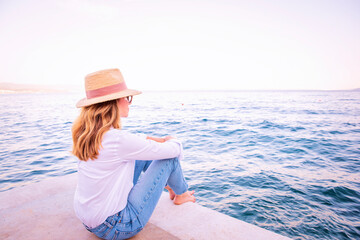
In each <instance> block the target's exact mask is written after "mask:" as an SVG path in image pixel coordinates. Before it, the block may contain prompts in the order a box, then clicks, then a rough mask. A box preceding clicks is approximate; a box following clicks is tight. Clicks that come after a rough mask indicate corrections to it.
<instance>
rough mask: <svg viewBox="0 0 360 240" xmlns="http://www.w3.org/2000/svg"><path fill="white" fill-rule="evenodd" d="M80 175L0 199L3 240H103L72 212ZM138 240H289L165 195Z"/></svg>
mask: <svg viewBox="0 0 360 240" xmlns="http://www.w3.org/2000/svg"><path fill="white" fill-rule="evenodd" d="M76 180H77V179H76V174H70V175H66V176H62V177H56V178H52V179H48V180H45V181H42V182H39V183H34V184H31V185H28V186H24V187H19V188H15V189H12V190H9V191H5V192H2V193H0V239H7V240H10V239H22V240H28V239H51V240H52V239H54V240H57V239H59V240H60V239H61V240H62V239H68V240H71V239H74V240H75V239H76V240H79V239H84V240H90V239H99V238H97V237H96V236H95V235H93V234H91V233H90V232H88V231H87V230H86V229H85V228H84V227H83V225H82V224H81V222H80V221H79V220H78V218H77V217H76V216H75V213H74V211H73V205H72V204H73V196H74V191H75V187H76ZM131 239H133V240H150V239H157V240H159V239H160V240H161V239H164V240H165V239H166V240H173V239H181V240H198V239H199V240H201V239H204V240H205V239H206V240H212V239H214V240H215V239H217V240H218V239H239V240H257V239H259V240H261V239H264V240H289V239H290V238H287V237H284V236H282V235H279V234H276V233H273V232H271V231H268V230H265V229H262V228H260V227H257V226H255V225H252V224H249V223H246V222H243V221H240V220H237V219H235V218H232V217H229V216H227V215H224V214H222V213H219V212H216V211H214V210H211V209H208V208H205V207H202V206H200V205H199V204H196V203H185V204H183V205H180V206H176V205H174V204H173V203H172V201H171V200H170V199H169V197H168V194H167V193H165V192H164V194H163V195H162V196H161V199H160V201H159V204H158V206H157V207H156V209H155V211H154V213H153V215H152V217H151V219H150V221H149V223H148V224H147V225H146V226H145V228H144V230H142V231H141V232H140V233H139V234H138V235H136V236H135V237H133V238H131Z"/></svg>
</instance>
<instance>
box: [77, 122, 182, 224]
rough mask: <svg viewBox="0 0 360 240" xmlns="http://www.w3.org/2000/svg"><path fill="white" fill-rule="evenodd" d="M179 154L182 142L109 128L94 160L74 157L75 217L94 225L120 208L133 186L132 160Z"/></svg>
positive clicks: (172, 156) (179, 155)
mask: <svg viewBox="0 0 360 240" xmlns="http://www.w3.org/2000/svg"><path fill="white" fill-rule="evenodd" d="M174 157H180V158H182V145H181V143H180V142H179V141H178V140H175V139H171V140H169V141H167V142H165V143H158V142H155V141H152V140H147V139H146V136H145V135H142V136H140V135H136V134H131V133H128V132H126V131H123V130H119V129H114V128H112V129H110V130H109V131H107V132H106V133H105V134H104V136H103V140H102V148H101V149H100V151H99V155H98V158H97V159H95V160H91V159H89V160H87V161H86V162H85V161H80V160H79V161H78V184H77V188H76V191H75V196H74V210H75V213H76V215H77V217H78V218H79V219H80V220H81V221H82V222H83V223H84V224H85V225H87V226H88V227H91V228H94V227H97V226H99V225H100V224H101V223H103V222H104V221H105V220H106V218H107V217H109V216H111V215H114V214H115V213H117V212H119V211H121V210H123V209H124V208H125V206H126V204H127V198H128V195H129V192H130V190H131V188H132V187H133V177H134V168H135V160H161V159H167V158H174Z"/></svg>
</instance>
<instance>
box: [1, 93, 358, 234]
mask: <svg viewBox="0 0 360 240" xmlns="http://www.w3.org/2000/svg"><path fill="white" fill-rule="evenodd" d="M81 97H82V95H81V94H76V93H72V94H69V93H66V94H8V95H0V176H1V178H0V191H7V190H9V189H12V188H14V187H19V186H23V185H28V184H30V183H32V182H37V181H40V180H44V179H47V178H50V177H55V176H61V175H66V174H70V173H74V172H76V159H75V158H74V157H72V156H71V154H70V151H71V141H72V140H71V126H72V122H73V121H74V119H75V118H76V117H77V115H78V113H79V110H78V109H76V108H75V103H76V102H77V100H79V99H80V98H81ZM122 125H123V129H124V130H127V131H132V132H135V133H136V132H142V133H145V134H148V135H151V136H157V137H161V136H165V135H173V136H176V137H177V138H179V139H180V140H182V142H183V146H184V153H185V159H184V160H183V162H182V167H183V170H184V172H185V176H186V179H187V181H188V183H189V185H190V187H191V189H192V190H195V191H196V197H197V202H198V203H199V204H201V205H203V206H205V207H208V208H211V209H214V210H217V211H219V212H222V213H224V214H227V215H230V216H232V217H235V218H237V219H240V220H243V221H246V222H249V223H252V224H255V225H258V226H260V227H263V228H266V229H269V230H271V231H274V232H277V233H280V234H283V235H286V236H289V237H291V238H293V239H359V238H360V173H359V171H360V92H351V91H307V92H306V91H298V92H296V91H274V92H271V91H254V92H251V91H239V92H231V91H228V92H145V93H144V94H142V95H139V96H135V97H134V100H133V104H132V105H131V106H130V115H129V117H128V118H127V119H123V120H122Z"/></svg>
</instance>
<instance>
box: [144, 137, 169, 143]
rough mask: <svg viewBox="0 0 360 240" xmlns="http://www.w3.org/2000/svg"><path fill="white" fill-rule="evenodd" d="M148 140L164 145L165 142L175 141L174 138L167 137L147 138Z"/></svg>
mask: <svg viewBox="0 0 360 240" xmlns="http://www.w3.org/2000/svg"><path fill="white" fill-rule="evenodd" d="M146 139H150V140H153V141H155V142H159V143H163V142H166V141H169V140H170V139H174V137H172V136H166V137H163V138H157V137H150V136H147V137H146Z"/></svg>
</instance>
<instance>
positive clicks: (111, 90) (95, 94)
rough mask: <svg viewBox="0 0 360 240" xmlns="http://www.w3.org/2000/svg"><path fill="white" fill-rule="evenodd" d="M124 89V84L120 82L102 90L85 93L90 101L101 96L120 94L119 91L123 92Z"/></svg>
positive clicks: (125, 87)
mask: <svg viewBox="0 0 360 240" xmlns="http://www.w3.org/2000/svg"><path fill="white" fill-rule="evenodd" d="M126 89H127V86H126V84H125V82H121V83H117V84H114V85H110V86H107V87H102V88H98V89H94V90H88V91H86V98H87V99H91V98H96V97H102V96H105V95H109V94H112V93H116V92H120V91H123V90H126Z"/></svg>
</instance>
